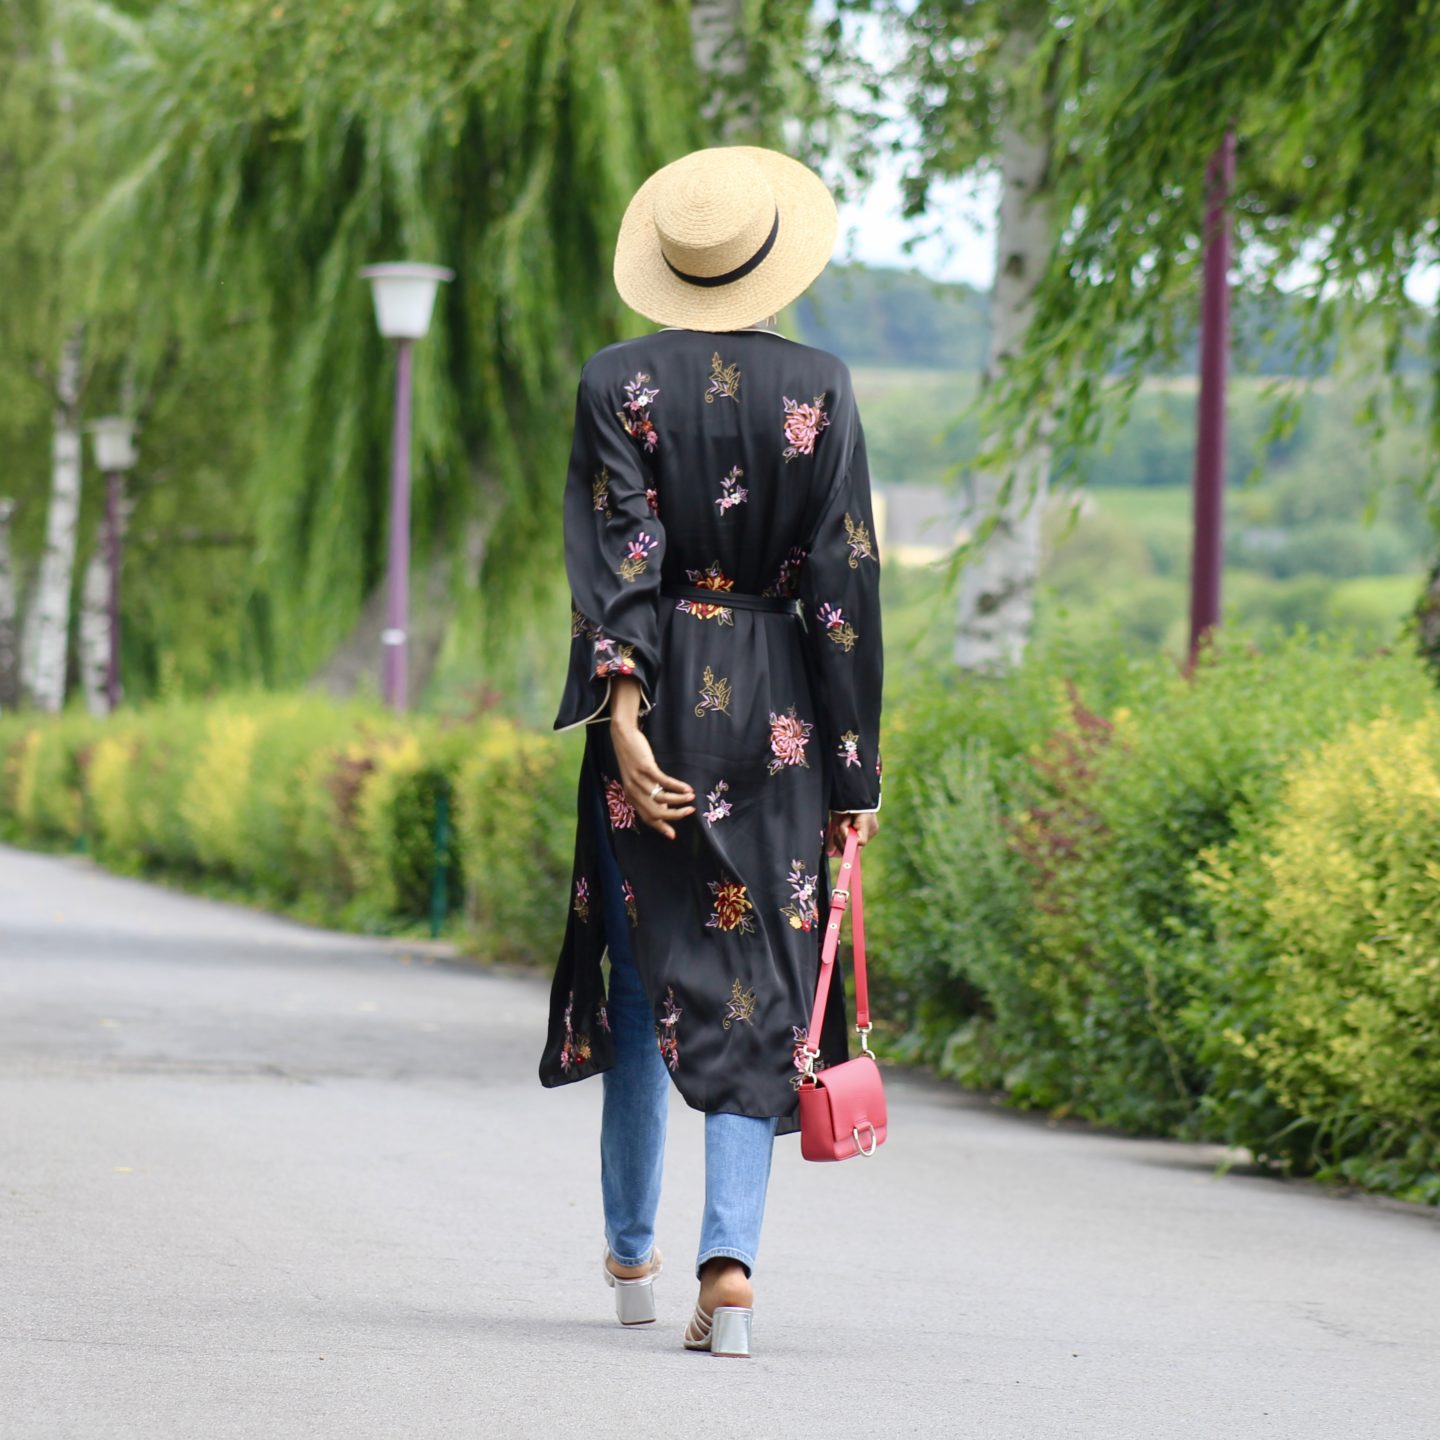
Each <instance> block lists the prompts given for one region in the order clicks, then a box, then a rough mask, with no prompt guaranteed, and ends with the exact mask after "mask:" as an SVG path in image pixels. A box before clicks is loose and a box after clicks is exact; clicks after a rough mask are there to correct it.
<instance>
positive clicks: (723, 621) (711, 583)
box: [675, 560, 735, 625]
mask: <svg viewBox="0 0 1440 1440" xmlns="http://www.w3.org/2000/svg"><path fill="white" fill-rule="evenodd" d="M685 574H686V576H687V577H688V578H689V580H690V583H691V584H692V585H694V586H696V587H697V588H698V589H701V590H733V589H734V588H735V582H734V581H733V580H732V579H731V578H730V577H729V576H728V575H726V574H725V572H724V571H723V570H721V568H720V562H719V561H718V560H717V561H716V562H715V563H714V564H713V565H709V566H707V567H706V568H705V569H704V570H687V571H686V572H685ZM675 608H676V609H677V610H678V611H679V612H680V613H681V614H682V615H693V616H694V617H695V619H697V620H714V621H715V622H716V623H717V624H720V625H733V624H734V623H735V614H734V612H733V611H732V610H731V609H730V607H729V606H728V605H712V604H711V603H710V602H709V601H708V600H681V601H680V602H679V603H678V604H677V605H676V606H675Z"/></svg>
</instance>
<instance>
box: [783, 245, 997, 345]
mask: <svg viewBox="0 0 1440 1440" xmlns="http://www.w3.org/2000/svg"><path fill="white" fill-rule="evenodd" d="M989 309H990V298H989V296H988V295H983V294H981V293H980V291H978V290H975V289H973V288H972V287H971V286H969V285H949V284H942V283H941V282H939V281H936V280H929V279H927V278H926V277H925V276H923V275H920V274H917V273H916V272H915V271H913V270H882V269H875V268H871V267H869V266H866V265H832V266H831V267H830V268H829V269H828V270H827V271H826V272H825V273H824V274H823V275H822V276H821V277H820V278H819V280H817V281H816V282H815V284H814V285H812V286H811V287H810V289H809V290H808V291H807V292H806V294H805V295H804V296H803V297H802V298H801V300H800V301H799V303H798V304H797V305H796V306H795V310H794V323H795V328H796V331H797V334H798V338H799V339H801V340H803V341H804V342H805V343H806V344H807V345H818V346H819V347H820V348H821V349H822V350H830V351H833V352H834V353H835V354H837V355H839V356H841V357H842V358H843V359H844V360H845V361H846V362H847V363H848V364H852V365H887V366H893V365H899V366H910V367H914V368H917V369H923V370H979V369H980V368H981V366H982V365H983V364H984V359H985V338H986V333H987V328H988V323H989V321H988V316H989Z"/></svg>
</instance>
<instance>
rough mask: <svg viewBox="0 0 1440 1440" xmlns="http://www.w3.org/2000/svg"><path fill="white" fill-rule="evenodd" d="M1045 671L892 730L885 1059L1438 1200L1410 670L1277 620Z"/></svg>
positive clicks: (1438, 999) (1416, 710)
mask: <svg viewBox="0 0 1440 1440" xmlns="http://www.w3.org/2000/svg"><path fill="white" fill-rule="evenodd" d="M1040 658H1041V660H1042V662H1043V659H1044V657H1040ZM1036 669H1037V670H1038V671H1040V672H1041V673H1043V674H1047V675H1053V673H1054V672H1053V671H1052V670H1050V669H1049V668H1048V667H1047V666H1045V665H1044V664H1043V663H1041V664H1039V665H1037V666H1036ZM1071 674H1072V676H1073V677H1074V680H1073V683H1072V684H1070V685H1069V686H1066V685H1063V684H1059V683H1055V682H1054V681H1053V680H1051V681H1049V682H1048V683H1045V684H1041V683H1038V682H1037V681H1036V679H1035V678H1034V677H1033V676H1032V677H1030V678H1026V677H1023V676H1022V677H1020V678H1019V680H1018V681H1016V682H1011V683H1009V684H1007V685H996V684H995V683H994V682H989V683H988V684H987V683H986V682H975V681H969V682H965V683H962V684H958V685H951V686H948V687H946V686H943V685H932V686H931V687H930V690H929V693H928V694H927V695H925V696H924V697H922V698H919V699H917V701H916V702H915V707H914V712H913V713H912V714H910V715H908V716H907V717H906V719H905V721H904V723H903V724H901V725H900V726H899V727H897V733H896V734H895V735H894V736H893V737H892V739H891V742H890V744H889V747H888V750H887V757H886V764H887V770H888V771H890V772H892V773H896V774H898V775H899V776H901V777H903V778H900V779H898V780H897V782H896V783H895V784H894V785H892V787H891V790H890V793H889V794H888V795H887V799H886V806H885V814H884V819H885V821H886V822H887V823H886V834H885V837H884V843H883V844H882V845H879V846H877V847H876V859H877V861H879V862H880V863H879V864H878V865H877V867H876V869H877V870H878V871H879V874H878V876H877V880H876V882H875V883H874V885H873V892H874V894H875V897H876V903H875V907H874V909H875V916H874V920H873V924H872V928H873V931H874V935H875V941H876V949H877V956H878V959H879V963H880V965H881V966H882V973H883V976H884V981H885V985H886V995H887V998H889V999H890V1000H891V1001H892V1013H896V1012H898V1013H900V1014H901V1015H903V1016H905V1017H906V1026H907V1028H906V1031H905V1033H904V1034H902V1035H900V1036H899V1037H898V1038H897V1042H896V1043H897V1046H898V1048H899V1049H900V1051H901V1053H903V1054H906V1055H908V1056H911V1057H914V1058H920V1059H924V1060H927V1061H929V1062H931V1063H933V1064H935V1065H936V1066H937V1067H938V1068H939V1069H940V1070H941V1071H942V1073H945V1074H948V1075H950V1076H953V1077H955V1078H958V1079H961V1080H963V1081H965V1082H967V1083H970V1084H978V1085H983V1086H997V1087H1000V1088H1003V1089H1005V1090H1007V1091H1008V1092H1009V1094H1010V1096H1011V1098H1012V1099H1013V1100H1015V1101H1017V1102H1018V1103H1021V1104H1025V1105H1032V1106H1039V1107H1043V1108H1046V1109H1049V1110H1051V1111H1053V1112H1055V1113H1074V1114H1078V1115H1082V1116H1085V1117H1087V1118H1090V1119H1093V1120H1096V1121H1099V1122H1102V1123H1105V1124H1110V1125H1115V1126H1119V1127H1123V1128H1126V1129H1130V1130H1140V1131H1146V1132H1150V1133H1161V1134H1172V1135H1180V1136H1185V1137H1191V1138H1207V1139H1216V1140H1222V1141H1225V1142H1228V1143H1231V1144H1238V1145H1243V1146H1246V1147H1248V1148H1250V1149H1251V1150H1252V1151H1253V1152H1255V1153H1256V1154H1257V1155H1259V1156H1261V1157H1264V1158H1269V1159H1273V1160H1275V1161H1278V1162H1281V1163H1283V1164H1284V1165H1286V1166H1288V1167H1290V1168H1293V1169H1296V1170H1302V1171H1313V1172H1318V1173H1320V1174H1321V1175H1323V1176H1329V1177H1334V1178H1337V1179H1344V1180H1350V1181H1356V1182H1359V1183H1362V1184H1366V1185H1372V1186H1375V1187H1377V1188H1381V1189H1385V1190H1389V1191H1391V1192H1393V1193H1397V1194H1401V1195H1404V1196H1407V1197H1409V1198H1412V1199H1423V1200H1428V1201H1431V1202H1435V1201H1440V1146H1437V1143H1436V1136H1437V1133H1440V1061H1437V1060H1435V1059H1434V1058H1433V1057H1435V1056H1436V1055H1440V1049H1437V1048H1436V1041H1437V1040H1440V932H1437V927H1436V924H1435V920H1436V916H1437V911H1440V841H1437V840H1436V839H1435V836H1436V835H1437V834H1440V827H1437V825H1436V823H1435V822H1436V821H1437V820H1440V799H1437V798H1436V796H1437V786H1440V781H1437V779H1436V776H1437V773H1440V771H1437V764H1440V761H1437V757H1440V706H1437V703H1436V697H1435V692H1434V687H1433V683H1432V682H1431V680H1430V678H1429V677H1428V676H1427V674H1426V673H1425V671H1424V670H1423V668H1422V666H1421V665H1420V663H1419V662H1418V661H1416V660H1414V659H1413V658H1411V657H1410V656H1407V655H1383V656H1378V657H1371V658H1363V657H1357V656H1355V655H1353V654H1352V653H1350V652H1349V651H1348V650H1346V649H1342V648H1340V647H1338V646H1337V647H1331V646H1329V645H1327V644H1323V643H1321V642H1318V641H1316V640H1314V639H1313V638H1311V637H1307V636H1303V635H1302V636H1298V637H1296V638H1294V639H1292V640H1291V641H1289V642H1288V643H1286V644H1284V645H1281V646H1279V647H1278V648H1271V649H1269V650H1267V651H1261V650H1257V649H1254V648H1251V647H1248V646H1245V645H1242V644H1224V645H1222V646H1220V647H1219V648H1217V649H1215V650H1212V652H1211V653H1210V654H1209V655H1208V656H1207V657H1206V659H1205V661H1204V662H1203V664H1202V665H1201V667H1200V668H1199V670H1198V671H1197V673H1196V674H1195V675H1194V677H1193V678H1190V679H1187V678H1185V677H1183V676H1181V675H1180V674H1178V673H1176V671H1175V669H1174V667H1173V666H1171V665H1168V664H1167V663H1165V662H1156V663H1154V664H1130V665H1123V666H1120V667H1119V668H1114V667H1112V668H1110V669H1108V670H1107V669H1092V670H1090V671H1088V672H1087V671H1086V670H1085V668H1084V666H1083V665H1079V666H1076V667H1073V668H1072V670H1071ZM917 717H918V718H917ZM897 791H898V792H899V795H900V797H901V803H900V804H899V805H896V804H895V803H894V802H895V799H896V792H897Z"/></svg>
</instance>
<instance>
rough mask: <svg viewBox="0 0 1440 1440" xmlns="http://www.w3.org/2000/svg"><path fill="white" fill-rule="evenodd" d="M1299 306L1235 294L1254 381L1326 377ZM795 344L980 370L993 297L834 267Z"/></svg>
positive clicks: (1190, 343) (1417, 352)
mask: <svg viewBox="0 0 1440 1440" xmlns="http://www.w3.org/2000/svg"><path fill="white" fill-rule="evenodd" d="M1297 309H1298V307H1296V306H1294V305H1292V304H1290V303H1288V302H1286V301H1285V299H1284V298H1283V297H1279V298H1276V297H1269V298H1266V297H1253V296H1250V295H1248V294H1246V293H1245V292H1243V291H1239V292H1237V293H1236V294H1235V296H1234V300H1233V305H1232V315H1233V328H1234V335H1235V347H1234V352H1233V365H1234V368H1235V370H1236V372H1237V373H1239V374H1250V375H1302V374H1307V375H1309V374H1321V375H1323V374H1325V373H1327V372H1328V371H1329V369H1330V366H1331V350H1330V349H1329V348H1327V350H1326V353H1325V355H1324V356H1323V357H1322V358H1321V360H1320V362H1319V363H1313V362H1312V363H1310V364H1307V365H1305V366H1303V367H1302V366H1301V364H1300V363H1299V360H1298V359H1297V356H1298V353H1299V337H1300V323H1299V319H1298V315H1297ZM792 313H793V316H794V325H795V330H796V333H797V337H798V338H799V339H801V340H803V341H804V342H805V343H806V344H808V345H818V346H819V347H820V348H821V349H822V350H831V351H833V352H834V353H835V354H837V355H839V356H841V357H842V358H843V359H844V360H845V361H846V362H847V363H849V364H852V365H866V366H885V367H905V368H911V369H920V370H949V371H957V370H959V371H969V372H975V371H978V370H979V369H980V368H981V367H982V365H983V364H984V358H985V343H986V338H987V333H988V326H989V313H990V297H989V295H988V294H987V293H985V292H982V291H980V290H977V289H975V288H974V287H973V286H971V285H963V284H947V283H944V282H941V281H937V280H930V279H927V278H926V277H925V276H924V275H921V274H919V273H917V272H916V271H913V270H892V269H882V268H879V267H871V266H867V265H832V266H831V267H830V268H829V269H828V270H827V271H826V272H825V273H824V274H823V275H822V276H821V277H820V278H819V279H818V280H817V281H816V282H815V284H814V285H812V286H811V287H810V289H809V291H807V292H806V294H805V295H804V296H803V297H802V298H801V299H800V300H799V301H798V302H797V304H796V306H795V309H794V311H793V312H792ZM1426 323H1427V320H1426V317H1425V315H1424V314H1423V312H1420V311H1419V310H1418V309H1417V313H1416V318H1415V322H1414V325H1413V327H1412V332H1413V341H1412V353H1411V355H1410V356H1409V357H1408V358H1407V359H1406V361H1405V362H1404V369H1405V370H1407V371H1410V372H1412V373H1419V372H1421V371H1423V370H1424V369H1425V368H1426V361H1425V358H1424V335H1425V326H1426ZM1195 369H1196V340H1195V334H1194V333H1192V334H1191V335H1190V336H1189V337H1187V338H1186V339H1184V340H1183V341H1182V343H1181V345H1180V348H1179V355H1178V359H1177V361H1176V363H1175V364H1173V365H1171V366H1168V367H1165V368H1164V369H1157V370H1155V371H1154V373H1155V374H1157V375H1159V374H1178V375H1193V374H1195Z"/></svg>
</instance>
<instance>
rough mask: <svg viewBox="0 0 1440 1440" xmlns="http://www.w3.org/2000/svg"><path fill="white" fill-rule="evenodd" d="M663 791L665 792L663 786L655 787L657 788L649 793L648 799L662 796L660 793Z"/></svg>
mask: <svg viewBox="0 0 1440 1440" xmlns="http://www.w3.org/2000/svg"><path fill="white" fill-rule="evenodd" d="M664 790H665V787H664V786H663V785H657V786H656V787H655V788H654V789H653V790H652V791H651V792H650V798H651V799H652V800H653V799H654V798H655V797H656V796H657V795H660V794H662V793H663V792H664Z"/></svg>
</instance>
